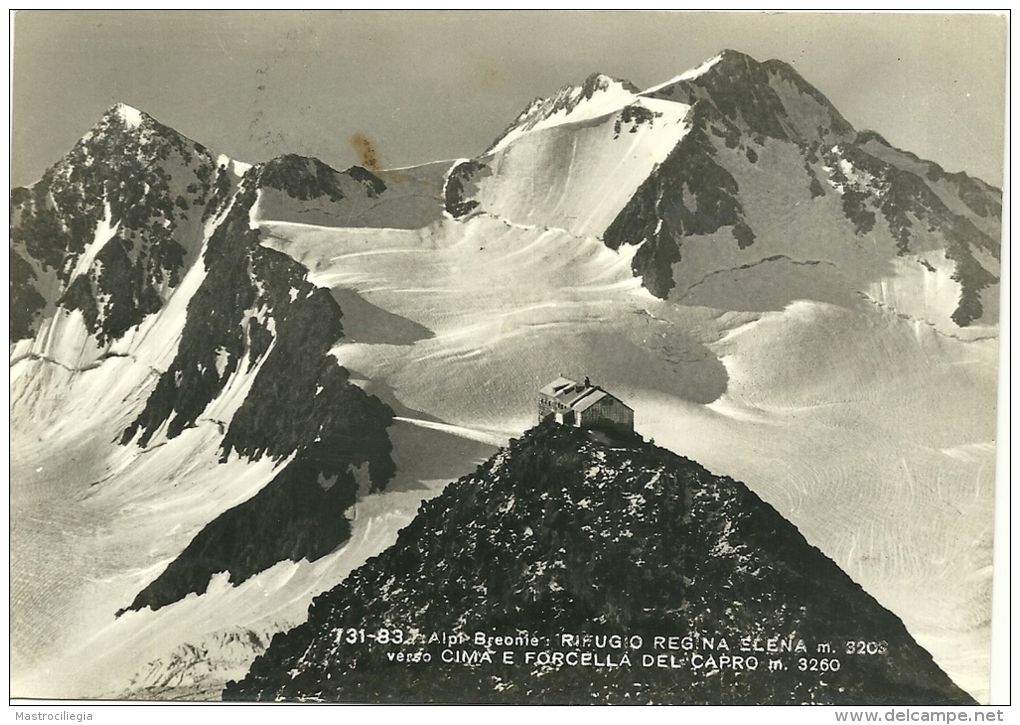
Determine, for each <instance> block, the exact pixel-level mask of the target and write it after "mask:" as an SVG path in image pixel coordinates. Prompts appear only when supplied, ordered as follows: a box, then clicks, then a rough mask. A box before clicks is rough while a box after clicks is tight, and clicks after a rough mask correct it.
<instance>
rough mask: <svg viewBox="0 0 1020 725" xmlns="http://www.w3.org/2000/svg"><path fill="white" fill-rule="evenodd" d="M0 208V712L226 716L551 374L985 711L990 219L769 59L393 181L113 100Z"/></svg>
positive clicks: (599, 93)
mask: <svg viewBox="0 0 1020 725" xmlns="http://www.w3.org/2000/svg"><path fill="white" fill-rule="evenodd" d="M11 209H12V213H11V269H12V272H11V303H12V304H11V310H12V311H11V348H10V356H11V358H10V359H11V397H12V404H11V415H12V434H11V435H12V438H11V445H12V658H13V672H14V674H13V676H12V677H13V679H12V682H13V691H14V692H15V694H25V695H51V696H53V695H75V696H84V695H87V696H97V695H98V696H109V695H132V694H134V695H137V694H139V693H145V694H146V695H147V696H157V697H174V696H179V695H187V696H189V697H197V696H202V697H204V696H218V693H219V692H220V691H221V690H222V687H223V684H224V683H225V681H226V678H227V677H228V676H229V677H231V678H236V677H238V673H239V672H243V671H244V669H245V668H246V667H247V664H248V663H249V662H250V660H251V659H252V658H254V657H255V655H256V654H258V653H260V652H261V651H262V650H263V649H264V648H265V644H266V642H267V641H268V638H269V636H270V635H271V634H272V633H273V632H277V631H282V630H286V629H289V628H290V627H292V626H294V625H296V624H298V623H300V622H301V621H304V618H305V616H306V613H307V607H308V605H309V603H310V601H311V599H312V597H314V596H315V595H317V594H319V593H321V592H324V591H326V590H328V589H331V588H333V587H334V586H335V585H337V584H338V583H339V582H340V581H342V580H343V578H344V577H345V576H346V575H347V573H348V572H350V571H351V570H352V569H354V568H355V567H357V566H359V565H360V564H361V563H363V562H364V561H365V560H366V559H367V558H368V557H370V556H373V555H375V554H377V553H379V552H380V551H382V550H383V549H384V548H385V547H387V546H389V545H390V544H391V543H392V542H393V541H394V540H395V539H396V535H397V530H398V529H399V528H400V527H401V526H403V525H405V524H407V523H408V522H409V521H410V520H411V519H412V517H413V515H414V512H415V510H416V509H417V508H418V506H419V504H420V503H421V501H422V500H424V499H426V498H430V497H432V496H435V495H437V494H438V493H439V492H440V491H441V490H442V489H443V486H444V485H445V484H446V483H447V482H449V481H451V480H454V479H456V478H458V477H460V476H462V475H464V474H465V473H468V472H469V471H470V470H472V469H473V468H474V466H475V465H476V463H477V462H478V461H479V460H482V459H484V458H487V457H488V456H489V455H490V454H491V453H492V451H493V450H494V446H496V445H500V444H503V443H505V442H506V441H507V440H508V439H509V438H510V437H512V436H516V435H519V434H520V432H521V431H523V430H525V429H526V428H529V427H530V426H531V425H532V424H533V421H534V415H535V411H534V398H535V392H536V391H537V389H538V388H539V387H541V386H542V385H543V384H545V383H547V382H548V381H549V380H552V379H554V378H556V377H558V376H559V375H560V374H567V375H573V376H577V377H578V378H581V377H583V376H585V375H590V376H591V377H592V378H593V379H595V380H597V381H599V382H600V383H601V384H603V385H605V386H607V387H608V388H610V389H612V390H614V391H616V392H617V393H618V394H619V395H621V396H622V397H624V398H625V399H626V400H627V401H628V402H629V403H630V404H631V405H632V407H634V408H635V410H636V419H637V427H638V430H639V431H640V432H642V433H644V434H645V435H646V436H654V438H655V440H656V441H657V442H658V443H659V445H663V446H666V447H667V448H670V449H672V450H673V451H675V452H677V453H681V454H683V455H686V456H688V457H690V458H692V459H695V460H698V461H699V462H700V463H702V464H704V465H705V466H706V467H708V468H709V469H710V470H712V471H713V472H715V473H717V474H723V475H730V476H733V477H735V478H738V479H740V480H742V481H745V482H746V483H747V485H748V486H749V487H750V488H751V489H752V490H754V491H755V492H756V493H757V494H758V495H759V496H761V497H762V498H763V499H765V500H766V501H767V502H768V503H770V504H771V505H772V506H774V507H775V508H776V509H777V510H778V511H779V512H780V513H781V514H782V515H783V516H785V517H787V518H788V519H790V520H791V521H792V522H793V523H794V524H795V525H796V526H797V527H798V528H799V529H800V530H801V532H803V533H804V535H805V536H806V537H807V539H808V541H809V542H810V543H811V544H813V545H815V546H817V547H819V548H820V549H821V550H822V551H823V552H824V553H825V554H826V555H827V556H829V557H830V558H832V559H833V560H834V561H835V562H836V563H837V564H839V565H840V566H841V567H842V568H843V569H844V570H845V571H846V572H847V573H848V574H849V575H850V576H851V577H853V579H854V580H855V581H857V582H858V583H860V584H861V585H862V586H864V588H865V589H866V590H867V591H868V592H869V593H870V594H872V595H873V596H875V597H876V598H877V599H878V600H879V601H880V602H881V603H882V604H883V605H884V606H886V607H888V608H889V609H891V610H892V611H894V612H895V613H896V614H898V615H899V616H900V617H901V618H902V619H903V620H904V622H905V623H906V626H907V628H908V630H909V631H910V632H911V634H912V635H913V636H914V638H916V639H917V640H918V641H919V642H920V643H921V645H923V646H924V647H926V648H927V649H929V650H930V651H931V652H932V654H933V655H934V656H935V658H936V661H937V662H938V663H939V665H940V666H942V667H943V668H944V669H945V670H946V671H947V672H948V673H949V674H950V675H951V676H952V677H953V678H954V680H956V682H957V683H958V684H960V685H961V686H962V687H964V688H965V689H967V690H968V691H970V692H971V693H972V694H974V695H975V696H976V697H977V698H978V699H979V700H980V699H982V698H983V697H985V696H986V694H987V659H988V651H987V649H988V637H989V627H988V623H987V618H988V614H989V611H988V607H989V605H988V601H989V599H988V597H989V592H990V586H991V578H990V565H991V534H992V530H991V522H992V518H991V504H992V497H991V492H992V482H993V476H994V445H995V443H994V442H995V430H994V420H995V417H994V406H995V381H996V375H995V373H996V360H997V328H996V324H997V305H998V301H997V289H998V274H999V270H998V248H999V247H998V244H999V242H998V240H999V236H1000V230H999V225H1000V217H1001V194H1000V192H999V191H998V190H997V189H995V188H993V187H991V186H989V185H987V184H985V183H984V182H982V181H980V180H977V179H973V178H971V177H968V176H967V175H965V174H950V173H947V172H945V171H944V170H943V169H942V168H941V167H939V166H938V165H937V164H935V163H933V162H929V161H924V160H921V159H918V158H917V157H916V156H913V155H912V154H910V153H909V152H906V151H902V150H899V149H895V148H893V147H891V146H890V145H889V144H888V143H886V142H885V141H884V140H883V139H882V138H881V136H879V135H878V134H876V133H873V132H857V131H856V130H855V129H853V128H852V127H851V125H850V124H849V123H847V122H846V120H845V119H843V118H842V116H841V115H840V114H839V112H838V111H837V110H836V109H835V108H833V107H832V105H831V104H830V103H829V102H828V101H827V100H826V99H825V98H824V96H822V94H821V93H820V92H819V91H817V90H816V89H814V88H813V87H812V86H810V85H809V84H808V83H807V82H806V81H804V80H803V79H802V78H800V76H798V75H797V74H796V73H795V72H794V71H793V70H792V69H791V68H790V67H789V66H787V65H785V64H783V63H780V62H778V61H768V62H766V63H758V62H757V61H755V60H753V59H751V58H748V57H747V56H744V55H742V54H739V53H735V52H733V51H725V52H723V53H722V54H720V55H719V56H717V57H716V58H713V59H711V60H709V61H707V62H706V63H704V64H702V65H701V66H699V67H698V68H696V69H693V70H691V71H688V72H686V73H683V74H681V75H679V76H677V77H676V78H674V79H672V80H670V81H668V82H666V83H663V84H660V85H657V86H655V87H653V88H650V89H647V90H645V91H640V90H639V89H637V88H635V87H634V86H632V85H631V84H629V83H627V82H625V81H617V80H615V79H612V78H609V77H608V76H603V75H598V74H596V75H593V76H591V77H589V78H588V80H587V81H585V82H584V83H583V84H582V85H581V86H578V87H570V88H566V89H564V90H563V91H561V92H559V93H558V94H556V95H554V96H553V97H552V98H549V99H539V100H537V101H535V102H534V103H532V104H531V105H530V106H529V107H528V108H527V109H525V111H524V112H523V113H522V114H521V115H520V116H519V117H518V119H517V120H516V121H515V122H514V123H513V124H511V125H510V126H509V127H508V129H507V131H506V132H504V134H502V135H501V137H500V138H499V139H497V140H496V141H495V142H494V143H493V145H492V146H491V147H490V149H489V150H487V151H486V152H484V153H483V154H481V155H480V156H478V157H476V158H474V159H462V160H456V161H446V162H436V163H434V164H429V165H425V166H421V167H415V168H408V169H399V170H390V171H368V170H365V169H362V168H360V167H353V168H351V169H347V170H345V171H342V172H339V171H336V170H334V169H331V168H329V167H328V166H326V165H325V164H323V163H322V162H320V161H318V160H316V159H310V158H305V157H299V156H284V157H280V158H278V159H274V160H272V161H269V162H266V163H262V164H256V165H254V166H248V165H246V164H242V163H239V162H236V161H233V160H231V159H228V158H226V157H224V156H220V155H217V154H215V152H211V151H208V150H206V149H205V148H204V147H202V146H201V145H200V144H196V143H194V142H192V141H190V140H188V139H186V138H184V137H183V136H181V135H180V134H178V133H176V132H175V131H173V130H172V129H169V128H168V127H166V126H163V125H162V124H159V123H158V122H157V121H155V120H154V119H151V118H150V117H148V116H147V115H145V114H144V113H142V112H139V111H136V110H134V109H130V108H127V107H125V106H118V107H116V108H114V109H111V111H110V112H109V113H108V114H106V116H104V118H103V119H102V120H101V121H100V122H99V123H98V124H97V126H96V127H95V128H94V129H93V131H92V132H90V133H89V134H88V135H86V136H85V138H83V139H82V141H81V142H79V144H77V145H76V146H75V148H74V149H72V151H71V152H70V153H69V154H68V155H67V156H66V157H65V158H64V159H62V160H61V161H60V162H58V163H57V164H56V165H55V166H54V167H53V168H52V169H51V170H49V171H48V172H47V173H46V174H45V175H44V177H43V179H42V180H40V181H39V182H38V183H36V184H35V185H33V186H32V187H29V188H27V189H16V190H14V191H13V192H12V199H11ZM118 612H122V614H121V616H119V617H118V616H116V615H117V613H118ZM84 651H88V652H89V658H88V660H87V662H88V663H90V664H89V665H88V666H84V665H80V664H76V663H78V662H84V661H86V660H84V659H82V658H80V657H76V656H73V655H74V654H75V653H76V652H84ZM195 653H204V654H195ZM198 659H201V660H202V661H204V662H206V663H208V662H216V663H217V664H216V665H215V666H213V665H208V664H196V662H197V660H198ZM228 660H229V662H228Z"/></svg>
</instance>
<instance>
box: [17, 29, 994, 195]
mask: <svg viewBox="0 0 1020 725" xmlns="http://www.w3.org/2000/svg"><path fill="white" fill-rule="evenodd" d="M1006 32H1007V21H1006V18H1005V16H1004V15H994V14H978V15H968V14H911V15H899V14H895V15H894V14H886V13H854V14H845V13H829V14H818V13H810V14H809V13H771V14H766V13H759V12H753V13H737V12H714V13H705V12H651V11H632V12H592V11H562V12H545V11H523V10H521V11H502V12H495V11H421V12H404V11H347V12H340V11H289V12H287V11H279V12H268V11H236V12H228V11H19V12H17V14H16V15H15V19H14V51H13V70H12V83H13V90H12V120H11V124H12V128H11V134H12V135H11V146H12V148H11V183H12V185H13V186H18V185H24V184H30V183H32V182H34V181H35V180H37V179H38V178H39V177H40V176H41V175H42V173H43V171H44V170H45V169H46V168H47V167H49V166H50V165H52V164H53V163H54V162H55V161H57V160H58V159H59V158H60V157H61V156H63V154H65V153H66V152H67V151H68V150H70V148H71V147H72V146H73V145H74V143H75V142H76V141H77V140H78V139H79V138H81V136H83V135H84V134H85V133H86V132H87V131H88V130H89V128H90V127H91V126H92V125H94V124H95V122H96V121H98V120H99V118H100V117H101V116H102V115H103V113H104V112H105V111H106V110H107V109H108V108H110V107H111V106H112V105H114V104H115V103H118V102H123V103H127V104H128V105H131V106H135V107H136V108H139V109H141V110H143V111H146V112H147V113H149V114H150V115H152V116H154V117H155V118H156V119H157V120H159V121H161V122H163V123H164V124H166V125H168V126H171V127H173V128H175V129H177V130H178V131H179V132H181V133H183V134H184V135H186V136H188V137H189V138H191V139H193V140H195V141H199V142H201V143H203V144H205V145H206V146H208V147H209V148H210V149H212V150H213V151H215V152H219V153H225V154H227V155H228V156H231V157H232V158H235V159H238V160H241V161H247V162H259V161H265V160H268V159H270V158H273V157H275V156H278V155H280V154H283V153H297V154H303V155H309V156H316V157H318V158H320V159H322V160H323V161H325V162H326V163H328V164H330V165H331V166H333V167H335V168H338V169H344V168H347V167H348V166H350V165H352V164H355V163H359V160H360V159H361V154H363V153H364V150H365V149H366V148H371V149H372V151H373V153H374V154H375V156H376V157H377V163H378V164H379V165H380V166H381V167H383V168H397V167H401V166H409V165H413V164H418V163H425V162H428V161H435V160H440V159H449V158H461V157H470V156H475V155H477V154H479V153H481V152H482V151H484V150H485V149H486V148H487V147H488V146H489V145H490V144H491V143H492V141H493V140H494V139H495V138H496V137H497V136H498V135H499V133H500V132H501V131H502V130H503V129H504V128H505V127H506V126H507V125H509V124H510V122H511V121H512V120H513V119H514V118H515V117H516V116H517V114H518V113H519V112H520V111H521V110H522V109H523V108H524V106H526V105H527V104H528V102H530V101H531V100H532V99H534V98H536V97H539V96H548V95H551V94H552V93H555V92H556V90H558V89H559V88H561V87H563V86H565V85H573V84H579V83H581V82H582V81H583V80H584V79H585V78H586V77H587V76H588V75H590V74H591V73H593V72H601V73H606V74H608V75H611V76H614V77H617V78H623V79H627V80H629V81H631V82H632V83H634V84H635V85H637V86H639V87H641V88H645V87H648V86H651V85H654V84H656V83H659V82H662V81H665V80H668V79H669V78H672V77H673V76H675V75H677V74H679V73H681V72H682V71H684V70H686V69H688V68H691V67H693V66H696V65H698V64H699V63H700V62H702V61H703V60H706V59H707V58H709V57H711V56H713V55H715V54H717V53H718V52H719V51H720V50H722V49H724V48H732V49H735V50H739V51H742V52H744V53H747V54H749V55H751V56H753V57H755V58H757V59H758V60H762V61H763V60H767V59H769V58H778V59H780V60H783V61H786V62H787V63H789V64H790V65H792V66H793V67H794V68H795V69H796V70H797V71H798V72H800V74H801V75H802V76H804V78H806V79H807V80H808V81H809V82H810V83H812V84H813V85H814V86H815V87H817V88H818V89H819V90H820V91H821V92H822V93H823V94H824V95H825V96H826V97H827V98H828V99H829V100H830V101H832V103H833V104H834V105H835V106H836V108H838V109H839V110H840V112H841V113H842V114H843V115H844V116H845V117H846V118H847V120H848V121H850V122H851V123H852V124H854V126H855V127H857V128H858V129H873V130H876V131H878V132H879V133H881V134H882V135H883V136H884V137H885V138H886V139H887V140H888V141H889V142H890V143H892V144H893V145H895V146H899V147H900V148H904V149H907V150H909V151H913V152H914V153H916V154H917V155H919V156H921V157H922V158H927V159H931V160H933V161H937V162H938V163H939V164H941V165H942V166H943V167H945V168H946V170H948V171H961V170H962V171H966V172H968V173H970V174H972V175H976V176H979V177H981V178H982V179H984V180H986V181H988V182H990V183H992V184H994V185H996V186H1001V185H1002V169H1003V129H1004V114H1005V111H1004V103H1005V88H1006V83H1005V82H1006V37H1007V36H1006Z"/></svg>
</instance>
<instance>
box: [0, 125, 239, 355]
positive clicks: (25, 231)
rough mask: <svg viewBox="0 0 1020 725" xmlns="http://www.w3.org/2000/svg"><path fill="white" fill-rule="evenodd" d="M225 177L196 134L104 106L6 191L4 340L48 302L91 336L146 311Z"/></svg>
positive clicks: (48, 308)
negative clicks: (29, 179) (46, 165)
mask: <svg viewBox="0 0 1020 725" xmlns="http://www.w3.org/2000/svg"><path fill="white" fill-rule="evenodd" d="M236 182H237V177H236V176H235V175H234V174H232V173H231V171H230V169H229V168H228V166H227V164H225V163H221V161H220V160H219V159H217V158H216V157H214V156H213V155H212V154H210V153H209V151H208V150H207V149H206V148H205V147H204V146H202V145H201V144H197V143H194V142H192V141H189V140H188V139H186V138H184V137H183V136H181V135H180V134H178V133H177V132H176V131H174V130H173V129H171V128H168V127H166V126H164V125H162V124H160V123H159V122H158V121H156V120H154V119H153V118H151V117H150V116H148V115H146V114H144V113H141V112H140V111H136V110H135V109H132V108H129V107H127V106H123V105H119V106H116V107H114V108H113V109H111V110H110V111H109V112H108V113H107V114H106V115H105V116H104V117H103V118H102V120H100V122H99V123H98V124H96V126H95V128H93V129H92V131H91V132H89V133H88V134H87V135H86V136H85V137H84V138H82V140H81V141H79V142H78V143H77V144H76V145H75V147H74V148H73V149H72V150H71V151H70V152H69V153H68V154H67V155H66V156H65V157H64V158H63V159H61V160H60V161H59V162H57V164H56V165H54V166H53V167H52V168H51V169H49V170H48V171H47V172H46V173H45V174H44V175H43V178H42V179H41V180H40V181H39V182H37V183H36V184H34V185H33V186H32V187H31V188H18V189H14V190H13V191H12V192H11V229H10V231H11V341H12V342H14V341H17V340H20V339H24V338H27V337H31V336H32V335H33V334H34V333H35V332H36V331H38V329H39V325H40V323H41V322H42V320H43V318H44V317H46V316H48V315H49V314H52V311H53V308H54V306H58V307H61V308H64V309H66V310H69V311H70V310H80V311H81V313H82V316H83V318H84V321H85V325H86V326H87V328H88V331H89V332H90V333H91V334H93V335H95V337H96V338H97V339H98V340H99V342H100V343H107V342H109V341H111V340H115V339H117V338H119V337H120V336H121V335H123V334H124V333H125V332H126V331H127V330H128V329H129V328H131V327H133V326H134V325H137V324H138V323H139V322H141V321H142V320H143V319H144V318H145V317H146V316H147V315H150V314H152V313H154V312H157V311H158V310H159V309H160V308H161V307H162V306H163V304H164V303H165V302H166V300H167V298H168V297H169V296H170V295H171V294H172V293H173V290H174V288H175V287H176V286H177V285H178V283H179V282H180V280H181V278H182V277H183V275H184V273H185V272H186V271H187V269H188V268H189V267H190V266H191V265H192V264H193V263H194V262H195V259H196V257H197V255H198V252H199V248H200V246H201V242H202V227H203V224H204V223H205V222H206V221H207V220H208V219H209V218H210V217H211V216H212V215H214V214H215V213H216V212H217V211H218V210H220V209H221V208H222V207H223V206H224V204H225V203H226V202H227V199H228V197H229V195H230V193H231V191H232V189H233V187H234V186H235V185H236Z"/></svg>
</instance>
